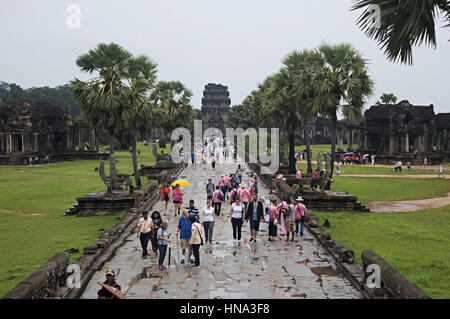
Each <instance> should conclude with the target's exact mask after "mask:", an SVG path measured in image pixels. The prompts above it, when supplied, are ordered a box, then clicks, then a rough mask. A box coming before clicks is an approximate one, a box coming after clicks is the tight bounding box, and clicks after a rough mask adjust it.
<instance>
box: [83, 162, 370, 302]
mask: <svg viewBox="0 0 450 319" xmlns="http://www.w3.org/2000/svg"><path fill="white" fill-rule="evenodd" d="M237 164H238V163H233V164H231V163H225V164H218V165H216V169H215V170H212V169H211V167H210V166H209V167H208V168H207V169H204V168H203V167H202V166H199V165H197V166H189V167H188V168H186V169H185V170H184V171H182V172H181V173H180V175H179V176H178V177H179V178H180V179H187V180H188V181H189V182H190V183H191V186H188V187H183V188H182V189H183V193H184V196H183V200H184V204H183V206H187V205H188V201H189V200H190V199H194V201H195V206H196V207H199V209H200V211H201V208H202V207H204V206H205V204H206V192H205V184H206V183H207V179H208V178H213V183H215V184H217V182H218V179H219V177H220V175H221V174H222V173H230V172H235V170H236V167H237ZM240 164H241V165H242V166H243V167H244V168H245V169H246V174H245V175H244V176H243V181H244V182H246V183H247V185H248V184H249V177H248V174H249V173H250V170H249V168H248V166H247V165H246V164H245V163H242V162H241V163H240ZM268 192H269V190H268V188H267V187H266V186H265V185H264V184H263V183H262V182H261V181H260V182H259V195H260V198H263V199H264V198H269V196H268ZM154 210H158V211H160V212H161V214H162V212H163V206H162V202H158V203H157V204H155V206H154V207H153V208H151V209H150V212H152V211H154ZM162 217H163V219H164V220H166V221H167V222H168V223H169V229H168V232H169V233H172V236H171V238H172V245H173V248H172V252H171V265H170V267H168V269H166V270H163V271H161V270H159V269H158V266H157V264H158V257H157V255H154V254H153V253H152V252H151V245H150V244H149V246H150V249H149V257H148V259H146V260H142V258H141V246H140V242H139V240H138V239H137V237H136V233H134V234H132V235H130V236H129V237H128V238H127V240H126V241H125V242H124V244H123V246H121V247H120V248H119V249H118V250H117V252H116V255H115V256H114V257H113V258H112V260H111V261H109V262H107V263H106V264H105V265H104V267H103V269H102V270H101V271H99V272H96V273H95V275H94V276H93V278H92V279H91V281H90V283H89V284H88V286H87V288H86V290H85V291H84V293H83V295H82V298H87V299H92V298H97V291H98V290H99V289H100V286H99V285H98V284H97V282H98V281H104V280H105V271H106V269H107V268H112V269H113V270H114V271H115V272H116V280H117V282H118V283H119V285H121V287H122V292H124V294H125V296H126V297H127V298H128V299H145V298H152V299H158V298H166V299H168V298H180V299H181V298H188V299H191V298H193V299H196V298H198V299H211V298H224V299H225V298H227V299H229V298H234V299H240V298H243V299H246V298H256V299H268V298H283V299H288V298H300V299H304V298H320V299H322V298H345V299H347V298H363V296H362V294H361V293H360V292H359V291H358V290H357V289H356V288H355V287H354V286H353V285H352V284H351V283H350V282H349V281H348V280H347V279H346V278H344V277H343V276H342V275H341V274H339V273H337V271H336V265H335V262H334V260H333V258H332V257H330V256H329V255H328V254H327V252H326V251H325V250H324V249H323V248H322V247H321V245H320V244H319V243H318V242H317V240H316V239H315V238H314V237H313V236H312V235H311V234H310V233H309V232H308V231H307V230H306V229H305V234H304V236H303V237H299V236H296V237H295V241H294V242H285V236H280V235H279V232H278V235H279V236H278V239H279V240H278V241H275V242H269V241H267V233H268V232H267V229H268V224H266V223H262V224H261V226H260V233H259V235H258V242H257V243H249V242H248V241H249V239H250V229H249V223H248V222H247V223H245V225H244V226H243V228H242V237H243V238H242V240H241V243H240V244H234V243H233V232H232V227H231V222H230V220H231V213H230V205H229V203H227V204H223V205H222V213H221V216H220V217H219V218H217V219H216V223H215V225H214V233H213V243H212V244H209V243H207V244H205V245H204V246H201V248H200V268H199V269H192V267H191V265H190V264H189V263H186V264H181V263H179V262H178V257H177V248H178V247H177V246H176V240H175V239H176V227H177V225H178V219H179V217H178V216H177V217H174V213H173V204H171V203H169V210H168V213H167V216H164V215H163V214H162ZM203 238H204V237H203ZM179 254H180V256H181V250H180V252H179ZM167 256H168V254H167V255H166V260H165V263H164V265H165V266H166V267H167V261H168V258H167Z"/></svg>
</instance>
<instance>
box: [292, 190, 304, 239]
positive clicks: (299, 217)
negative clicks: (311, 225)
mask: <svg viewBox="0 0 450 319" xmlns="http://www.w3.org/2000/svg"><path fill="white" fill-rule="evenodd" d="M295 201H296V202H297V204H296V205H295V208H294V212H295V233H297V234H298V225H299V224H300V236H303V224H304V222H305V213H306V206H305V205H304V204H303V202H304V199H303V197H301V196H298V197H297V199H296V200H295Z"/></svg>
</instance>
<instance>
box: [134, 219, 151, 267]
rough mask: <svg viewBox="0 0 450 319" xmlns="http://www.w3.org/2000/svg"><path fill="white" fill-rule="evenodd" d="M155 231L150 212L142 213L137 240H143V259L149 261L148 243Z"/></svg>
mask: <svg viewBox="0 0 450 319" xmlns="http://www.w3.org/2000/svg"><path fill="white" fill-rule="evenodd" d="M152 230H153V222H152V219H151V218H148V211H145V210H144V211H143V212H142V218H140V219H139V222H138V230H137V238H139V239H140V240H141V246H142V259H147V255H148V253H147V246H148V241H149V240H150V236H151V233H152Z"/></svg>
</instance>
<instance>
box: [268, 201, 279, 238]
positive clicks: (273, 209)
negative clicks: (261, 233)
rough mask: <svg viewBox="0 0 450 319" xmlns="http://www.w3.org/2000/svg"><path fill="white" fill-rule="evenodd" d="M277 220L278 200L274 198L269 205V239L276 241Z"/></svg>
mask: <svg viewBox="0 0 450 319" xmlns="http://www.w3.org/2000/svg"><path fill="white" fill-rule="evenodd" d="M277 220H278V209H277V200H276V199H272V205H271V206H269V241H274V240H275V237H277Z"/></svg>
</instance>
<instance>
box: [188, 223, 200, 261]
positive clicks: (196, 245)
mask: <svg viewBox="0 0 450 319" xmlns="http://www.w3.org/2000/svg"><path fill="white" fill-rule="evenodd" d="M189 220H190V222H191V224H192V236H191V239H190V241H189V243H190V245H191V246H192V252H193V254H194V258H195V264H194V265H192V268H199V267H200V245H203V238H202V227H201V225H200V224H199V223H198V220H197V219H196V218H195V217H194V216H191V217H190V219H189Z"/></svg>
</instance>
